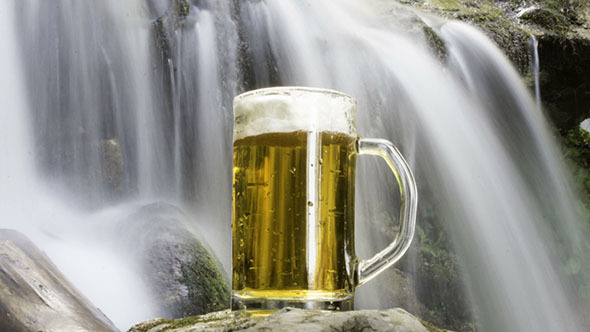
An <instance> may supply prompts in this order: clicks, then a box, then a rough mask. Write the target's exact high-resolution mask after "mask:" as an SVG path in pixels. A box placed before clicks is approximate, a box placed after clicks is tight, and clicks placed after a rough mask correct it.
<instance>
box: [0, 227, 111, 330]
mask: <svg viewBox="0 0 590 332" xmlns="http://www.w3.org/2000/svg"><path fill="white" fill-rule="evenodd" d="M0 331H7V332H8V331H10V332H39V331H43V332H70V331H88V332H92V331H97V332H98V331H100V332H109V331H118V330H117V328H116V327H115V326H114V325H113V323H112V322H111V321H110V320H109V319H108V318H107V317H106V316H105V315H104V314H103V313H102V312H101V311H100V310H99V309H98V308H97V307H95V306H94V305H93V304H92V303H90V301H89V300H88V299H87V298H85V297H84V296H83V295H82V294H81V293H80V292H79V291H78V290H77V289H76V288H75V287H74V286H73V285H72V284H70V282H69V281H68V280H67V279H66V278H65V277H64V275H62V274H61V272H59V270H58V269H57V267H56V266H55V265H53V263H52V262H51V260H50V259H49V258H48V257H47V256H46V255H45V254H44V253H43V252H42V251H40V250H39V249H38V248H37V247H36V246H35V245H34V244H33V243H32V242H31V241H29V240H28V239H27V238H26V237H25V236H24V235H23V234H21V233H19V232H16V231H13V230H6V229H1V230H0Z"/></svg>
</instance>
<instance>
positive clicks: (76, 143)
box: [0, 0, 590, 331]
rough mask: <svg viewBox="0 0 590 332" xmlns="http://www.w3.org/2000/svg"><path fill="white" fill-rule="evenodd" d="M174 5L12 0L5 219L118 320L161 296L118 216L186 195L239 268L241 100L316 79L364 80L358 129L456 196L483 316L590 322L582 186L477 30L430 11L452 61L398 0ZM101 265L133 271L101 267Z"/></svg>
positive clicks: (520, 326)
mask: <svg viewBox="0 0 590 332" xmlns="http://www.w3.org/2000/svg"><path fill="white" fill-rule="evenodd" d="M172 3H173V5H171V4H170V3H169V1H165V0H162V1H156V0H153V1H150V2H147V3H145V2H142V1H125V2H118V1H115V0H111V1H103V2H79V1H75V0H70V1H68V0H62V1H56V2H51V3H49V2H47V1H41V0H27V1H19V2H15V3H14V6H15V8H12V7H11V5H12V3H11V2H7V3H3V4H2V6H1V10H2V15H3V19H2V20H0V21H1V24H3V25H5V26H3V29H2V32H1V33H2V35H0V38H2V39H1V41H2V42H3V45H8V47H5V49H7V50H8V52H6V51H5V52H4V53H3V55H2V56H3V57H4V58H3V60H4V61H2V63H1V64H0V65H2V66H3V75H2V80H3V81H2V91H0V92H1V93H3V97H4V95H5V96H6V98H3V99H2V100H3V101H4V100H6V101H8V103H9V106H8V107H6V106H5V107H4V111H3V113H2V123H1V124H0V125H1V126H2V129H3V133H4V136H3V137H2V139H3V141H0V143H1V144H2V145H1V147H2V148H3V151H11V153H12V152H13V154H12V155H13V158H11V159H10V160H9V161H8V162H4V161H3V162H2V164H1V165H0V173H2V174H3V177H2V181H3V183H2V186H1V188H0V190H1V191H0V194H1V195H2V202H7V201H9V200H8V199H9V198H10V200H11V201H13V202H16V204H11V205H10V206H9V205H6V204H3V205H0V207H1V209H2V210H0V215H1V216H2V219H3V220H10V221H8V222H6V223H3V225H2V226H3V227H5V226H7V227H14V228H17V229H21V230H23V231H24V232H25V233H27V232H28V233H31V232H33V233H35V234H33V235H30V234H28V235H29V236H31V237H32V238H33V239H34V240H36V241H38V243H39V245H40V246H41V247H42V249H45V250H47V251H48V254H49V255H50V257H51V258H52V259H54V260H55V261H56V262H57V264H58V266H59V267H60V268H61V269H62V270H63V271H64V272H65V274H66V275H68V277H70V278H71V279H72V280H73V281H74V283H75V284H76V285H77V286H78V287H80V288H81V290H82V292H83V293H85V294H86V295H87V296H89V297H90V298H91V300H93V301H94V302H95V304H97V305H98V306H99V307H101V309H103V311H104V312H105V313H106V314H107V316H110V317H111V319H113V321H115V323H116V324H118V326H119V327H120V328H122V329H125V328H126V327H127V326H129V324H130V323H131V322H133V321H138V320H141V319H148V318H152V316H154V317H155V316H158V315H159V313H158V312H154V311H155V309H154V308H152V307H151V306H146V305H145V303H147V302H148V301H147V300H145V299H144V298H143V297H142V295H141V294H142V290H143V288H141V282H136V281H135V280H138V276H137V272H135V271H133V270H132V269H131V268H130V267H128V266H125V261H123V258H120V257H117V254H118V253H116V252H114V250H111V249H110V248H109V247H108V245H107V244H108V243H109V242H108V239H109V238H110V237H112V236H114V234H113V232H114V230H113V227H112V224H113V220H114V219H117V218H120V217H121V216H122V215H125V214H127V213H128V212H129V211H131V210H132V209H133V208H134V207H135V206H136V204H137V203H136V202H138V201H139V202H146V201H153V200H167V201H171V202H173V203H176V204H178V205H182V206H183V207H184V208H185V209H186V210H188V211H190V212H191V215H192V216H193V217H194V220H195V228H198V230H199V231H200V232H201V233H203V234H204V235H206V238H207V239H214V240H209V244H210V245H211V246H213V248H214V249H215V252H216V254H217V255H218V257H219V258H220V259H221V261H222V262H223V264H224V267H225V269H226V270H228V271H229V264H230V257H229V254H230V246H231V244H230V243H231V241H230V237H231V230H230V220H231V212H230V208H231V201H230V199H231V194H230V193H231V142H232V140H231V125H232V116H231V99H232V97H233V96H234V95H235V94H237V92H238V91H241V90H244V89H253V88H258V87H265V86H269V85H309V86H320V87H325V88H333V89H337V90H341V91H344V92H346V93H349V94H351V95H353V96H355V97H356V98H357V99H358V101H359V119H358V122H359V123H358V127H359V132H360V133H361V134H363V135H365V136H368V137H370V136H373V137H384V138H388V139H390V140H392V141H393V142H395V143H396V144H397V145H398V146H399V147H400V148H401V150H402V152H403V153H404V155H405V156H406V157H407V158H408V160H409V162H410V164H411V166H412V167H413V168H414V169H415V170H416V171H417V175H418V177H417V180H418V182H419V185H420V190H421V191H422V192H424V193H427V194H426V195H423V197H426V199H433V200H437V201H440V202H441V205H442V206H443V207H444V208H443V209H442V211H441V213H443V212H444V215H441V219H444V220H448V221H449V222H448V223H447V224H446V225H444V227H446V229H447V233H448V234H450V236H451V241H452V243H453V247H454V249H455V251H456V253H457V255H458V258H459V260H460V262H461V265H462V267H463V275H464V276H465V279H466V285H465V287H466V289H467V292H468V294H469V297H470V300H471V303H472V304H473V306H474V308H473V311H474V313H475V316H476V318H477V322H478V324H479V326H480V327H481V329H482V330H483V331H531V330H534V331H557V330H567V331H582V327H581V325H580V321H581V319H580V313H579V312H577V309H576V303H575V300H574V298H575V297H574V296H572V294H570V291H571V289H570V286H571V284H569V283H568V281H567V279H565V277H564V276H563V275H562V272H561V265H560V263H558V261H557V260H558V259H561V258H562V257H560V256H559V255H558V254H556V253H555V252H554V250H553V247H554V246H557V245H558V244H559V245H563V246H565V247H566V249H565V250H566V252H567V254H568V257H569V256H576V257H578V258H579V259H580V260H581V261H587V259H588V257H587V256H588V254H587V253H586V251H585V247H584V245H585V244H584V242H583V233H582V231H581V225H580V220H581V217H579V216H578V214H577V212H576V211H577V210H576V207H575V204H574V202H575V201H576V198H575V195H574V194H573V193H572V191H571V189H570V188H569V185H568V180H567V177H566V176H565V175H564V173H563V170H562V165H561V163H560V162H559V157H558V153H557V152H556V148H555V146H554V145H555V144H554V142H553V141H552V139H551V137H550V135H549V133H548V130H547V128H546V124H545V122H544V121H545V120H544V119H543V117H542V115H541V114H540V112H539V109H538V108H537V107H535V104H534V102H533V100H532V99H531V97H530V96H529V94H528V92H527V91H526V89H525V88H524V87H523V85H522V83H521V82H520V80H519V78H518V76H517V74H516V73H515V71H514V70H513V69H512V68H511V66H510V64H509V63H508V61H507V60H506V59H505V58H504V57H503V55H502V54H501V53H500V51H498V50H497V49H496V48H495V47H494V46H493V45H492V44H491V42H489V41H488V40H487V39H486V38H485V37H484V36H483V35H482V34H481V33H479V32H477V31H475V30H474V29H473V28H470V27H468V26H466V25H464V24H459V23H452V22H444V21H440V20H437V19H431V18H425V20H426V21H428V22H429V24H430V25H431V26H432V27H433V28H434V29H435V30H436V31H437V32H438V34H439V35H440V37H441V38H442V39H443V40H444V42H445V45H446V49H447V53H448V59H447V60H446V61H447V64H446V67H445V68H446V70H445V68H443V67H442V66H441V64H440V63H439V62H438V60H437V59H436V58H435V57H434V56H433V55H432V54H431V51H430V50H429V49H428V47H427V45H426V43H424V40H423V39H421V38H420V37H417V36H416V35H413V34H411V33H409V32H404V29H403V27H400V26H399V25H396V24H395V22H392V20H391V17H385V16H384V15H382V14H379V13H384V12H386V10H384V9H383V8H384V7H383V6H390V7H388V9H387V11H391V9H392V8H393V9H395V8H396V7H395V6H393V5H387V4H385V2H383V1H375V2H369V3H367V2H361V1H352V0H347V1H321V2H319V1H315V2H314V1H271V0H268V1H235V2H233V4H230V3H229V2H219V1H194V3H193V4H192V5H191V6H190V8H189V10H188V12H187V11H185V10H184V11H180V12H181V13H182V14H178V13H175V12H174V10H173V9H174V8H175V6H176V7H178V6H179V3H180V4H181V5H182V3H183V2H182V1H174V2H172ZM391 6H393V7H391ZM169 8H172V9H169ZM181 9H182V8H181ZM185 9H186V8H185ZM375 9H377V10H375ZM176 10H180V9H179V8H176ZM430 21H432V22H430ZM13 27H16V29H13ZM13 30H16V31H13ZM18 50H21V52H20V54H21V55H20V59H19V56H18V53H17V52H18ZM19 61H20V62H21V63H22V64H23V67H22V69H20V70H19V69H18V68H21V67H19V66H20V65H19V64H18V62H19ZM7 79H9V81H7ZM25 86H26V88H25ZM17 110H18V112H17ZM27 128H29V129H30V131H29V132H27ZM25 152H26V153H25ZM29 152H30V153H29ZM31 156H34V158H31ZM33 159H34V160H33ZM375 163H376V162H375ZM35 165H36V166H35ZM381 166H382V165H380V164H375V165H373V164H372V163H366V164H361V165H360V166H359V180H358V186H357V187H358V189H357V190H358V195H357V196H358V202H357V225H358V228H359V230H358V231H357V243H358V246H359V247H360V248H359V250H360V252H361V253H364V254H365V256H366V255H368V254H370V253H371V252H374V251H376V250H378V249H381V245H384V243H381V242H383V241H377V240H376V239H375V235H374V234H370V233H369V232H370V231H369V230H368V226H366V224H369V222H368V221H370V220H378V219H380V218H381V216H382V215H383V214H384V213H386V214H393V211H394V208H393V207H391V206H390V204H389V203H388V202H390V201H392V200H393V199H394V197H391V196H392V195H391V194H390V191H391V190H390V186H391V182H390V183H387V181H384V180H383V179H384V178H385V179H386V176H385V174H387V172H388V171H387V170H386V169H385V168H384V167H381ZM35 169H36V171H35ZM4 175H7V176H4ZM37 175H39V176H40V177H41V178H42V181H36V180H35V181H36V182H34V183H32V184H29V183H31V179H36V177H37ZM55 191H59V192H60V193H63V192H65V193H66V194H60V195H59V197H57V198H56V197H55V194H49V193H50V192H51V193H52V192H55ZM72 194H73V195H72ZM31 197H34V199H35V200H36V201H37V202H38V203H39V204H36V206H35V207H33V208H32V209H31V207H30V206H29V205H30V204H29V203H28V202H30V201H31ZM428 197H430V198H428ZM123 203H124V204H123ZM23 211H27V213H26V214H25V213H24V212H23ZM47 215H50V216H52V217H51V218H47ZM381 219H383V218H381ZM375 223H376V222H374V223H373V225H375ZM418 224H420V220H418ZM380 227H384V226H380ZM373 232H374V230H373ZM43 234H51V235H52V236H53V237H55V236H56V234H57V235H58V236H57V237H58V239H54V240H51V239H52V237H50V236H47V235H43ZM371 239H372V240H371ZM52 241H53V242H52ZM84 242H86V243H85V244H86V246H82V245H81V244H82V243H84ZM88 243H90V244H91V245H89V244H88ZM43 246H45V247H43ZM80 248H85V250H83V251H81V253H80V255H79V256H80V257H78V258H77V259H75V262H77V263H80V264H82V263H83V262H84V261H86V262H87V263H86V265H85V266H87V267H88V265H91V264H88V262H100V263H99V264H94V265H99V266H102V267H103V270H102V271H100V270H99V271H97V270H84V269H73V268H71V267H68V264H67V262H68V260H71V253H72V250H73V249H74V250H78V249H80ZM129 265H131V264H129ZM95 268H96V267H95ZM88 269H92V267H91V266H90V267H88ZM117 269H119V270H117ZM105 270H110V271H120V273H121V274H124V275H126V276H127V277H126V278H125V280H117V279H115V278H112V279H108V280H104V276H105V275H109V274H108V273H106V272H105ZM88 271H90V272H88ZM107 272H108V271H107ZM105 273H106V274H105ZM582 278H584V280H589V278H590V276H588V275H584V276H582ZM381 282H383V280H382V279H381ZM96 285H102V286H104V287H105V289H106V288H110V289H111V290H112V289H116V290H117V292H118V293H119V294H126V295H125V296H124V297H127V298H129V300H128V302H125V307H124V308H122V307H120V308H118V307H117V304H121V303H123V302H121V299H120V298H121V296H116V295H113V294H117V293H113V291H111V292H110V293H108V292H107V293H105V294H107V295H108V294H111V295H110V296H111V298H110V299H109V298H108V296H106V295H105V296H102V297H100V296H98V295H96V292H93V290H92V288H93V287H96ZM129 285H136V286H135V287H129ZM377 286H378V285H376V284H375V285H372V286H371V283H369V284H368V285H367V286H363V287H361V288H359V290H358V292H357V294H358V295H359V296H358V301H357V305H358V306H357V307H386V306H388V305H389V303H388V301H387V300H386V299H383V298H381V297H380V296H378V295H376V294H378V293H377V292H378V291H377ZM103 293H104V292H103ZM93 294H94V295H93ZM369 294H373V295H369ZM140 304H141V305H140ZM130 308H135V309H137V310H136V311H133V312H132V311H130V310H131V309H130Z"/></svg>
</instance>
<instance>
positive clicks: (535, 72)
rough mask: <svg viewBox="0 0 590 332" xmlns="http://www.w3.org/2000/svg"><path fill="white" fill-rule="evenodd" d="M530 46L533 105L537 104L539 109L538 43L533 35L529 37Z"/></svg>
mask: <svg viewBox="0 0 590 332" xmlns="http://www.w3.org/2000/svg"><path fill="white" fill-rule="evenodd" d="M529 43H530V44H531V51H532V55H533V56H532V60H533V61H532V64H531V67H532V69H533V78H534V80H535V103H536V104H537V108H539V109H540V108H541V86H540V85H539V66H540V64H539V41H538V40H537V38H536V37H535V36H533V35H531V40H530V42H529Z"/></svg>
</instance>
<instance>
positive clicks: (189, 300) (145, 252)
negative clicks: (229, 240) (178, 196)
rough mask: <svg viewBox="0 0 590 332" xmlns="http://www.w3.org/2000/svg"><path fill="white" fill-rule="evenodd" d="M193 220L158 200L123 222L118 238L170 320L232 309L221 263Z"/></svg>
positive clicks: (162, 312) (165, 315)
mask: <svg viewBox="0 0 590 332" xmlns="http://www.w3.org/2000/svg"><path fill="white" fill-rule="evenodd" d="M188 224H189V220H188V217H187V216H186V215H185V214H184V213H183V212H182V210H180V209H179V208H178V207H176V206H173V205H170V204H166V203H154V204H150V205H146V206H143V207H142V208H140V209H139V211H137V212H136V213H134V214H132V215H131V216H129V217H128V218H126V219H125V220H123V221H121V222H120V224H119V225H118V233H119V234H120V236H119V238H118V241H119V242H120V244H121V245H122V246H123V250H124V251H125V252H128V253H130V254H131V256H132V259H133V261H134V262H135V264H137V265H138V269H139V270H140V271H142V274H143V276H144V281H145V282H146V284H147V285H148V287H150V288H151V290H152V292H151V293H152V294H151V295H152V297H153V300H154V301H153V302H154V303H156V304H157V305H158V306H159V312H160V313H161V315H162V316H164V317H167V318H178V317H184V316H188V315H199V314H204V313H208V312H211V311H216V310H222V309H225V308H228V307H229V287H228V284H227V281H226V280H225V278H224V277H223V275H222V273H221V268H220V267H219V266H220V264H218V262H217V260H216V259H215V257H214V256H213V255H212V254H211V253H210V252H209V251H208V250H207V249H206V248H205V246H204V245H203V244H202V243H201V241H199V240H198V239H197V237H196V236H195V235H194V234H193V233H192V232H191V231H190V230H189V229H188V227H187V225H188Z"/></svg>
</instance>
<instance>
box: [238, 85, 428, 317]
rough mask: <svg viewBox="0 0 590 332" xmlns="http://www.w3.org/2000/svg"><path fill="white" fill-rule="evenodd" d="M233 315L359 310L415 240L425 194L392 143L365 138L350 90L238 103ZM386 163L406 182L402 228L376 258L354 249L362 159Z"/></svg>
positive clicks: (299, 91)
mask: <svg viewBox="0 0 590 332" xmlns="http://www.w3.org/2000/svg"><path fill="white" fill-rule="evenodd" d="M233 106H234V141H233V223H232V230H233V248H232V255H233V258H232V260H233V261H232V309H233V310H245V311H247V312H250V313H253V314H267V313H271V312H273V311H274V310H277V309H280V308H282V307H286V306H290V307H297V308H308V309H323V310H352V309H353V297H354V289H355V287H356V286H359V285H362V284H364V283H365V282H367V281H368V280H370V279H371V278H373V277H375V276H376V275H377V274H379V273H380V272H381V271H383V270H384V269H386V268H387V267H389V266H391V265H392V264H393V263H395V262H396V261H397V260H398V259H400V257H401V256H402V255H403V254H404V253H405V252H406V250H407V249H408V247H409V246H410V243H411V241H412V237H413V234H414V225H415V218H416V206H417V190H416V184H415V182H414V178H413V175H412V173H411V171H410V169H409V167H408V165H407V163H406V162H405V160H404V159H403V157H402V156H401V154H400V153H399V152H398V150H397V149H396V148H395V147H394V146H393V144H391V143H390V142H389V141H387V140H383V139H372V138H359V137H358V136H357V133H356V128H355V125H356V123H355V122H356V101H355V100H354V99H353V98H352V97H350V96H348V95H346V94H343V93H340V92H337V91H333V90H326V89H316V88H305V87H275V88H266V89H260V90H254V91H250V92H246V93H244V94H241V95H239V96H237V97H236V98H235V99H234V104H233ZM363 154H368V155H377V156H380V157H382V158H383V159H385V162H386V163H387V164H388V165H389V167H390V168H391V170H392V171H393V173H394V174H395V177H396V179H397V181H398V183H399V190H400V194H401V195H400V196H401V212H400V218H399V224H400V229H399V233H398V234H397V235H396V237H395V239H394V240H393V242H392V243H391V244H390V245H389V246H388V247H387V248H385V249H384V250H383V251H381V252H379V253H378V254H376V255H375V256H374V257H372V258H371V259H368V260H362V259H359V258H357V257H356V254H355V249H354V202H355V200H354V195H355V165H356V157H357V155H363Z"/></svg>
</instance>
